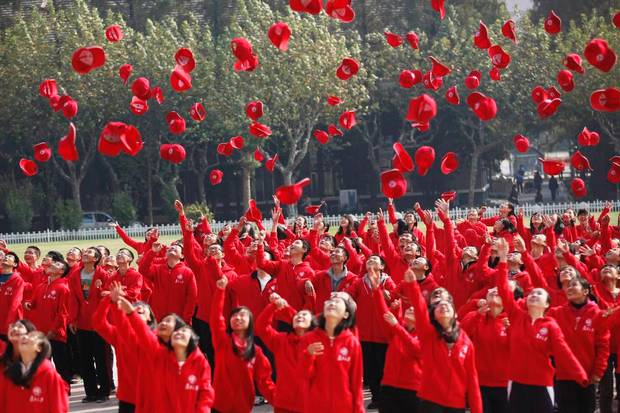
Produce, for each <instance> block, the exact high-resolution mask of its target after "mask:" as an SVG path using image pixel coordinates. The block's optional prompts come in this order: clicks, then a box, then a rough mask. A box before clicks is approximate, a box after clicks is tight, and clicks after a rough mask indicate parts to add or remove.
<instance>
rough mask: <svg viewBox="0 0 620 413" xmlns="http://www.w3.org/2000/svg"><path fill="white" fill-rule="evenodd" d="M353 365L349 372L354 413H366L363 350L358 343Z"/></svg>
mask: <svg viewBox="0 0 620 413" xmlns="http://www.w3.org/2000/svg"><path fill="white" fill-rule="evenodd" d="M351 357H352V358H351V365H350V367H349V368H350V372H349V382H350V386H351V398H352V400H353V413H365V412H366V410H365V409H364V389H363V383H362V380H363V376H364V372H363V363H362V348H361V346H360V344H359V342H357V346H356V347H355V351H353V355H352V356H351Z"/></svg>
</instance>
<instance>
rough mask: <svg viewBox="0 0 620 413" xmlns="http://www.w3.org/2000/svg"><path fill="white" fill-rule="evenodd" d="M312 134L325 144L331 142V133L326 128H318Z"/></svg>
mask: <svg viewBox="0 0 620 413" xmlns="http://www.w3.org/2000/svg"><path fill="white" fill-rule="evenodd" d="M312 134H313V135H314V137H315V138H316V140H317V141H319V143H320V144H321V145H325V144H326V143H327V142H329V134H328V133H327V132H325V131H324V130H320V129H317V130H315V131H314V132H313V133H312Z"/></svg>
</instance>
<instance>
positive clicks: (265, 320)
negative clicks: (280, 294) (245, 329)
mask: <svg viewBox="0 0 620 413" xmlns="http://www.w3.org/2000/svg"><path fill="white" fill-rule="evenodd" d="M277 310H278V309H277V307H276V305H275V304H273V303H270V304H269V305H268V306H267V307H265V309H264V310H263V311H262V312H261V313H260V315H259V316H258V318H257V319H256V335H258V336H259V337H260V338H261V340H263V342H264V343H265V345H266V346H267V347H269V350H271V351H272V352H273V353H276V352H277V351H278V348H277V344H278V338H279V337H281V336H284V335H286V334H285V333H279V332H277V331H276V330H275V329H274V328H273V327H272V324H273V316H274V314H275V313H276V311H277Z"/></svg>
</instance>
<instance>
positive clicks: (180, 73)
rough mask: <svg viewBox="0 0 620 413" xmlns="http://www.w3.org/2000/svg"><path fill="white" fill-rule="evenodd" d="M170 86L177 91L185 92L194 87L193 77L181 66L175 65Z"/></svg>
mask: <svg viewBox="0 0 620 413" xmlns="http://www.w3.org/2000/svg"><path fill="white" fill-rule="evenodd" d="M170 87H172V89H173V90H174V91H175V92H179V93H182V92H185V91H186V90H190V89H191V88H192V77H191V76H190V74H189V73H188V72H186V71H185V70H183V68H182V67H181V66H175V67H174V69H173V70H172V73H170Z"/></svg>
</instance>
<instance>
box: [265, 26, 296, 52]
mask: <svg viewBox="0 0 620 413" xmlns="http://www.w3.org/2000/svg"><path fill="white" fill-rule="evenodd" d="M267 37H269V41H270V42H271V44H273V45H274V46H275V47H277V48H278V49H280V50H282V51H286V50H288V42H289V39H290V38H291V28H290V27H289V26H288V24H286V23H284V22H277V23H274V24H272V25H271V27H269V30H268V31H267Z"/></svg>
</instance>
